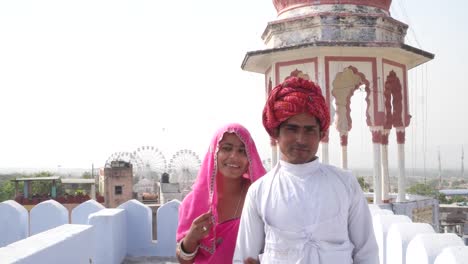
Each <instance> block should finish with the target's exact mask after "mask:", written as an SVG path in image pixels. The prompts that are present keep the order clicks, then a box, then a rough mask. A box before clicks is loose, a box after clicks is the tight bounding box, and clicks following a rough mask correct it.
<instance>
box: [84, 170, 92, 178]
mask: <svg viewBox="0 0 468 264" xmlns="http://www.w3.org/2000/svg"><path fill="white" fill-rule="evenodd" d="M81 178H83V179H92V178H93V177H92V175H91V173H90V172H89V171H85V172H83V174H82V175H81Z"/></svg>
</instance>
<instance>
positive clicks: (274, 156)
mask: <svg viewBox="0 0 468 264" xmlns="http://www.w3.org/2000/svg"><path fill="white" fill-rule="evenodd" d="M270 146H271V167H272V168H273V167H274V166H276V164H277V163H278V152H279V151H278V146H276V140H275V139H273V138H270Z"/></svg>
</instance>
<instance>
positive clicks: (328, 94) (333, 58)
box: [325, 56, 384, 126]
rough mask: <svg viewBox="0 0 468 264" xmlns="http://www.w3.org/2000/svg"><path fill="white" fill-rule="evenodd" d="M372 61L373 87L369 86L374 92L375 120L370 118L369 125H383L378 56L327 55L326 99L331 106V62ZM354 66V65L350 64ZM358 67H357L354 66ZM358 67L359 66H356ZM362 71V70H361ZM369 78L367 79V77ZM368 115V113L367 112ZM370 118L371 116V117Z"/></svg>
mask: <svg viewBox="0 0 468 264" xmlns="http://www.w3.org/2000/svg"><path fill="white" fill-rule="evenodd" d="M337 61H338V62H339V61H343V62H370V63H371V65H372V79H373V81H372V87H368V89H371V90H372V92H373V100H374V109H373V112H374V120H370V121H371V124H369V123H368V124H367V125H368V126H381V125H383V120H384V112H379V111H378V106H377V103H378V95H379V93H378V85H377V84H378V82H377V59H376V58H371V57H338V56H326V57H325V90H326V99H327V102H328V105H329V106H330V107H331V101H330V98H331V90H330V81H329V79H330V78H329V77H330V70H329V68H330V62H337ZM350 66H352V65H350ZM353 68H356V67H353ZM356 69H357V68H356ZM359 73H361V72H359ZM361 74H362V73H361ZM365 80H367V79H365ZM363 81H364V80H363ZM367 81H369V80H367ZM366 115H367V113H366ZM369 119H370V117H369Z"/></svg>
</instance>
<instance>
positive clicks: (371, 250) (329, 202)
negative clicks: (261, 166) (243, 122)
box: [234, 77, 379, 264]
mask: <svg viewBox="0 0 468 264" xmlns="http://www.w3.org/2000/svg"><path fill="white" fill-rule="evenodd" d="M263 125H264V127H265V129H266V131H267V132H268V134H269V135H270V136H271V137H272V138H273V139H274V140H275V141H276V142H277V144H278V146H279V149H280V151H281V159H280V161H279V163H278V164H277V165H276V166H275V167H274V168H273V169H272V170H271V171H270V172H269V173H267V174H266V175H265V176H264V177H263V178H261V179H260V180H258V181H257V182H255V183H254V184H253V185H252V186H251V187H250V188H249V191H248V193H247V196H246V199H245V203H244V208H243V211H242V217H241V223H240V227H239V233H238V236H237V243H236V250H235V253H234V263H258V261H260V262H262V263H307V264H315V263H317V264H351V263H354V264H377V263H379V256H378V248H377V243H376V240H375V236H374V232H373V228H372V219H371V216H370V212H369V208H368V205H367V201H366V199H365V198H364V195H363V193H362V190H361V188H360V186H359V183H358V181H357V180H356V178H355V177H354V176H353V175H352V174H351V173H350V172H347V171H344V170H341V169H339V168H336V167H334V166H330V165H324V164H321V163H320V162H319V160H318V157H317V156H316V153H317V149H318V146H319V143H320V140H321V139H322V138H323V137H324V136H325V135H326V132H327V131H328V127H329V125H330V114H329V110H328V107H327V106H326V103H325V99H324V97H323V96H322V93H321V90H320V88H319V87H318V86H317V85H315V84H314V83H313V82H310V81H307V80H304V79H301V78H296V77H291V78H288V79H287V80H285V81H284V83H282V84H280V85H278V86H277V87H275V89H273V90H272V92H271V94H270V96H269V98H268V100H267V102H266V105H265V107H264V110H263Z"/></svg>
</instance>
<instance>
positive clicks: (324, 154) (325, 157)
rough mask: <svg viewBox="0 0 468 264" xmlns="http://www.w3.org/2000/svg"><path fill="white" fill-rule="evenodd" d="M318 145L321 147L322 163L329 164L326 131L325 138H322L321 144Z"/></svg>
mask: <svg viewBox="0 0 468 264" xmlns="http://www.w3.org/2000/svg"><path fill="white" fill-rule="evenodd" d="M320 144H321V146H322V163H323V164H329V163H330V158H329V157H330V153H329V152H328V131H327V132H325V136H323V139H322V142H321V143H320Z"/></svg>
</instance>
